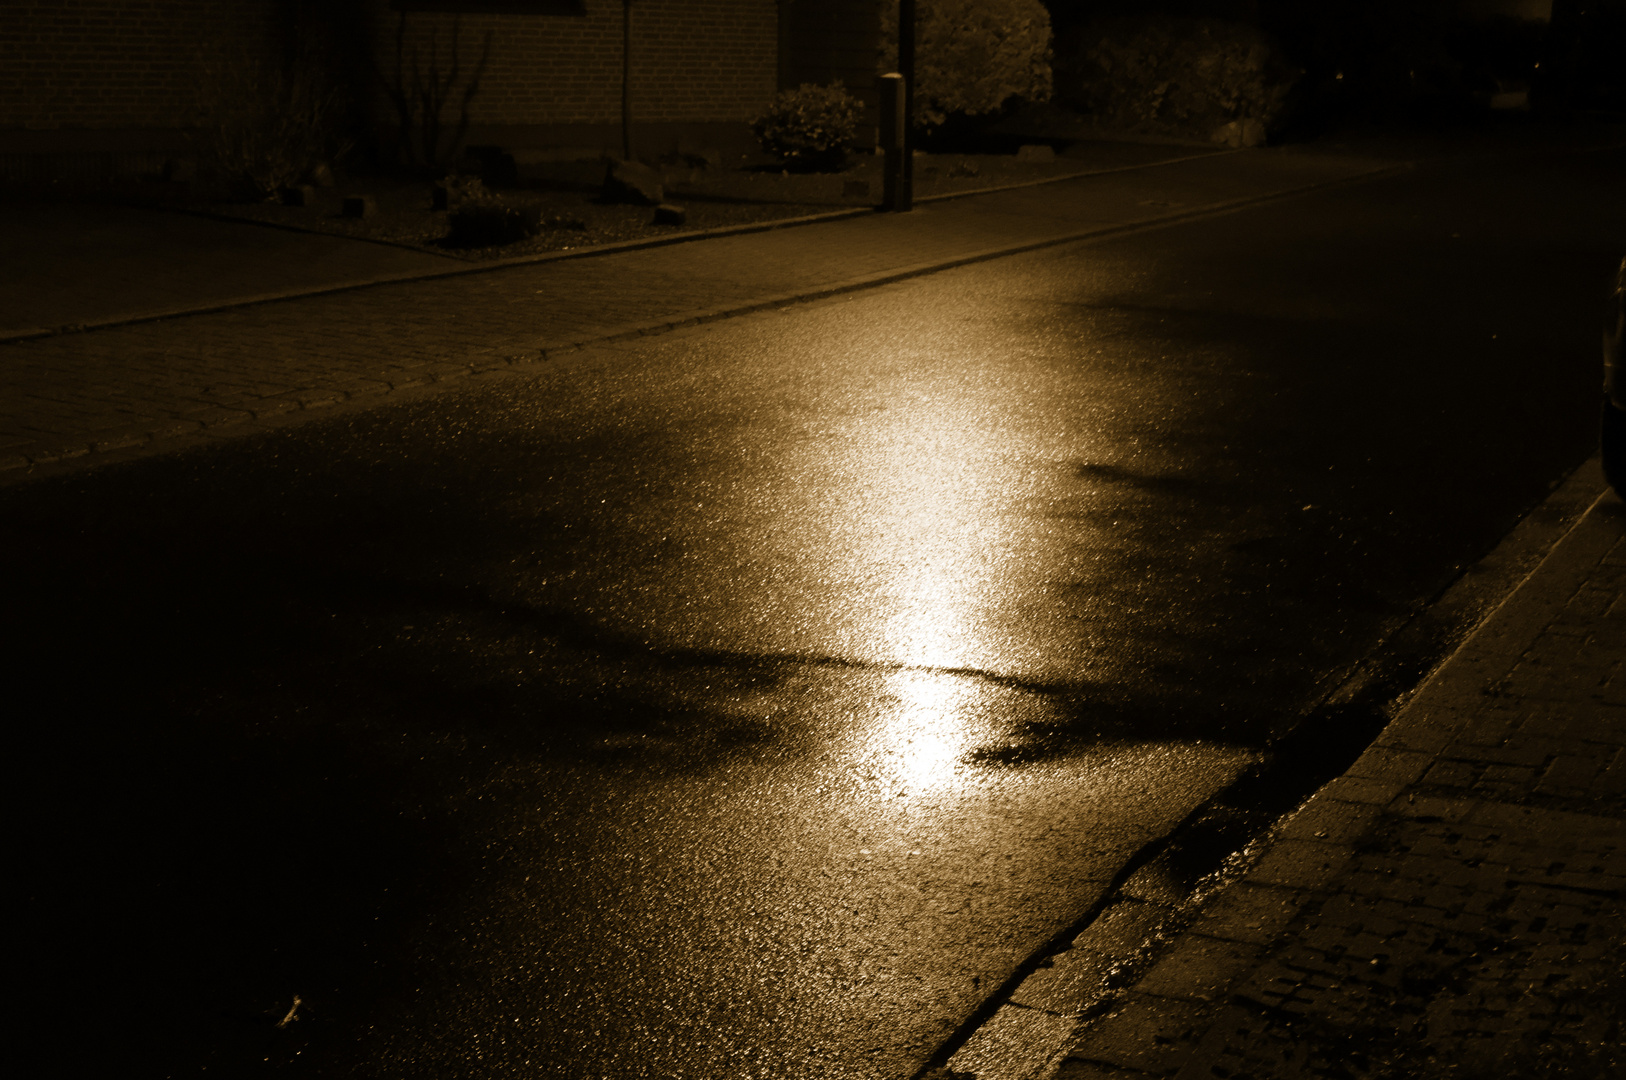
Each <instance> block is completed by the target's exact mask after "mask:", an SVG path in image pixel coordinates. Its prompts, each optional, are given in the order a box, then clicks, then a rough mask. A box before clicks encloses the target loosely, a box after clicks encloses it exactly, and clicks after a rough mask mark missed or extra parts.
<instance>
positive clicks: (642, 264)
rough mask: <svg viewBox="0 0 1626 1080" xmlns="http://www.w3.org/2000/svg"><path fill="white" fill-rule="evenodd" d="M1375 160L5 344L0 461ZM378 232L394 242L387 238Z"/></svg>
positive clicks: (1020, 193) (1015, 196)
mask: <svg viewBox="0 0 1626 1080" xmlns="http://www.w3.org/2000/svg"><path fill="white" fill-rule="evenodd" d="M1383 167H1384V165H1383V163H1380V162H1377V161H1373V160H1370V159H1363V158H1358V157H1350V156H1339V155H1335V154H1328V153H1314V152H1296V151H1292V150H1280V151H1277V150H1271V151H1257V152H1251V153H1245V154H1226V155H1215V156H1210V157H1204V158H1198V159H1194V160H1187V161H1181V162H1176V163H1171V164H1166V165H1162V166H1156V167H1150V168H1147V169H1144V170H1137V171H1133V172H1120V173H1112V174H1104V175H1098V176H1088V177H1082V178H1078V179H1074V180H1068V181H1062V182H1058V183H1055V184H1049V185H1045V186H1042V187H1030V188H1023V189H1016V190H1010V191H1004V192H996V193H990V194H985V195H979V196H973V197H968V198H964V199H957V200H952V201H948V202H941V203H934V204H930V205H928V206H925V207H922V208H920V209H919V210H918V211H917V212H915V213H913V214H909V215H873V216H865V217H862V218H856V219H849V220H843V221H831V222H824V223H819V224H815V225H808V226H803V227H800V228H797V229H792V230H785V231H774V232H764V233H753V234H747V235H740V236H730V237H722V238H716V239H709V240H704V241H699V242H695V243H690V244H683V245H675V246H670V247H662V248H652V249H645V250H637V251H627V252H621V253H617V254H612V255H603V256H597V257H591V258H582V259H573V260H566V261H559V262H546V263H538V264H532V265H527V266H520V267H512V268H507V269H503V270H497V271H493V272H490V273H481V274H473V275H465V276H458V277H451V278H442V279H435V280H427V281H416V282H408V283H397V284H387V285H379V286H377V287H372V288H366V289H360V290H355V291H349V292H342V293H333V294H329V295H322V296H312V297H306V298H302V299H297V300H290V301H283V302H272V303H264V304H257V305H254V306H250V307H244V308H239V309H235V310H229V311H221V312H216V313H212V314H205V315H196V316H188V317H184V318H178V319H172V320H164V321H159V322H147V323H138V324H134V325H128V326H122V327H114V328H109V329H102V330H94V331H89V332H85V333H77V334H62V335H57V336H53V337H47V338H39V339H34V340H28V341H19V342H13V343H11V344H8V345H3V346H0V356H3V357H4V362H3V363H0V478H4V477H8V476H9V477H10V478H13V479H15V478H17V477H19V476H24V475H28V474H29V473H30V472H31V471H32V470H33V469H34V468H36V467H38V466H41V465H47V464H49V463H53V462H60V461H62V460H63V459H82V460H85V461H89V460H95V459H97V458H98V457H99V456H101V455H107V454H111V453H115V452H119V451H124V452H125V453H126V454H128V453H129V452H138V453H146V452H157V451H160V450H163V449H168V448H170V447H175V446H179V445H184V443H185V441H187V440H188V439H195V438H196V437H197V436H198V435H199V434H200V433H211V434H231V433H235V432H239V431H248V430H256V429H258V428H260V427H263V426H266V425H276V424H280V423H285V422H288V421H289V420H291V419H295V418H297V417H298V416H299V415H300V414H304V413H307V412H309V411H310V410H315V409H320V408H322V407H324V406H328V405H333V404H337V403H339V402H345V401H359V402H369V401H373V400H378V401H382V400H384V399H385V398H386V397H387V396H388V395H389V394H391V393H392V392H395V391H397V390H399V389H402V388H404V387H411V386H422V385H424V384H426V383H438V382H446V381H450V380H455V379H458V378H461V377H465V376H469V375H478V374H481V373H483V372H488V371H492V370H495V369H500V368H504V367H507V366H510V365H512V364H515V363H522V362H534V361H537V360H540V359H545V358H546V357H547V355H548V354H549V353H552V352H557V351H559V350H561V349H568V348H573V347H575V346H577V345H579V344H581V343H585V342H589V341H595V340H605V339H608V338H613V337H616V336H621V335H626V334H633V333H640V332H650V331H655V330H660V329H663V328H668V327H671V326H674V325H681V324H683V323H685V322H689V321H694V320H697V319H705V318H711V317H718V316H720V315H725V314H729V313H732V312H737V311H742V310H750V309H751V308H752V307H757V306H762V305H767V304H774V303H784V302H790V301H793V300H795V299H797V298H805V297H809V296H816V295H820V294H825V293H828V292H831V291H837V290H841V289H845V288H854V287H862V286H864V285H866V284H873V283H877V282H879V281H884V280H891V279H894V278H896V277H899V276H905V275H908V274H911V273H918V272H923V271H925V270H928V269H931V268H934V267H941V266H944V265H949V264H953V263H955V262H957V261H964V260H969V259H974V258H979V257H988V256H989V255H991V254H993V253H997V252H1006V251H1011V250H1019V249H1021V248H1023V247H1031V246H1035V245H1041V244H1044V243H1049V242H1057V241H1061V240H1064V239H1066V238H1069V237H1080V236H1088V235H1091V234H1094V233H1100V232H1102V231H1110V230H1113V229H1118V228H1123V227H1133V226H1135V225H1136V224H1138V223H1152V222H1156V221H1158V220H1166V219H1170V218H1179V217H1180V216H1182V215H1189V214H1191V213H1193V212H1202V211H1204V210H1211V209H1214V208H1218V207H1224V206H1228V205H1235V204H1240V203H1246V202H1248V201H1252V200H1258V199H1261V198H1269V197H1272V196H1275V195H1280V194H1284V193H1288V192H1291V191H1295V190H1302V189H1305V188H1307V187H1313V186H1317V185H1320V184H1325V183H1330V182H1337V181H1340V180H1344V179H1348V178H1351V177H1356V176H1361V175H1366V174H1370V173H1372V172H1373V171H1374V170H1380V169H1382V168H1383ZM380 250H383V251H388V249H382V248H381V249H380Z"/></svg>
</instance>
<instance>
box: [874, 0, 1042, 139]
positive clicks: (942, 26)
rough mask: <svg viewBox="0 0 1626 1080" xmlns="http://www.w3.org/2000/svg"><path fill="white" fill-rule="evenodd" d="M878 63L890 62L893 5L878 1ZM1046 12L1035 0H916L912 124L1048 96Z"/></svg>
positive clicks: (893, 63) (928, 125) (929, 124)
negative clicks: (880, 46) (879, 20)
mask: <svg viewBox="0 0 1626 1080" xmlns="http://www.w3.org/2000/svg"><path fill="white" fill-rule="evenodd" d="M881 42H882V51H881V71H883V72H887V71H896V70H897V68H898V46H897V42H898V6H897V5H896V4H894V3H888V4H883V5H881ZM1050 83H1051V75H1050V14H1049V12H1048V11H1046V10H1045V7H1044V5H1043V4H1042V3H1040V2H1039V0H919V3H918V4H917V6H916V9H915V109H914V116H913V117H912V120H913V123H914V124H915V125H916V126H917V127H921V128H924V129H927V130H932V129H935V128H938V127H941V126H942V125H943V124H944V122H945V121H947V120H948V118H949V117H950V115H953V114H961V115H965V116H979V115H982V114H986V113H993V112H997V111H999V110H1000V109H1001V108H1002V107H1003V106H1004V105H1005V104H1006V102H1008V101H1009V100H1010V99H1011V98H1013V97H1014V98H1022V99H1024V100H1027V101H1048V100H1049V99H1050Z"/></svg>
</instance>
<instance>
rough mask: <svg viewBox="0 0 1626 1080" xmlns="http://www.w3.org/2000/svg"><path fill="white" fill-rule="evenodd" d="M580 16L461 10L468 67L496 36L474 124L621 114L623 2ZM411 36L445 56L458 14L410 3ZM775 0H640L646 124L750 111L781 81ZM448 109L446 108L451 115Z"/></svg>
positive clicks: (389, 61) (389, 44)
mask: <svg viewBox="0 0 1626 1080" xmlns="http://www.w3.org/2000/svg"><path fill="white" fill-rule="evenodd" d="M586 9H587V14H586V16H585V17H569V16H546V15H475V14H470V15H464V16H462V17H461V19H460V20H459V23H458V29H459V34H460V38H461V51H462V56H463V62H464V64H465V67H467V66H471V65H472V64H473V63H474V61H475V59H476V58H477V57H478V56H479V52H480V47H481V42H482V40H483V39H484V37H485V35H486V33H488V32H489V33H490V34H491V41H492V45H491V57H490V60H489V62H488V66H487V68H486V74H485V77H484V79H483V80H482V82H481V89H480V93H479V95H478V96H477V97H476V98H475V99H474V102H473V104H472V107H471V110H470V118H471V120H472V122H474V123H475V124H479V125H482V126H484V125H504V126H506V125H532V124H581V123H590V124H602V123H612V122H613V123H619V121H620V118H621V40H622V28H621V17H622V5H621V0H586ZM376 18H377V22H376V26H377V27H378V30H377V36H378V39H379V46H380V60H381V62H382V63H384V64H385V65H386V69H387V70H393V66H394V62H395V61H394V55H395V54H394V50H395V40H396V32H397V28H398V26H399V20H400V18H401V16H400V15H399V14H397V13H395V12H392V11H390V10H389V9H388V6H387V4H385V3H382V2H380V3H378V4H377V16H376ZM405 19H406V26H407V32H406V39H405V40H406V46H407V49H408V50H409V53H410V50H412V49H414V48H416V50H417V53H418V56H419V58H420V62H421V61H422V60H424V59H425V58H427V57H428V55H429V48H430V43H431V39H432V38H433V41H434V44H435V47H436V50H437V52H438V54H439V55H440V57H441V58H442V61H443V62H444V59H445V57H446V55H447V47H448V45H449V42H450V39H451V30H452V25H453V16H451V15H446V14H439V13H427V12H412V13H410V14H408V15H406V16H405ZM777 54H778V12H777V10H776V0H637V3H635V4H634V5H633V79H632V100H633V110H634V115H635V116H636V118H637V120H638V121H640V122H641V123H651V122H656V123H659V122H695V121H700V122H707V121H734V122H739V121H743V120H747V119H749V118H750V117H751V116H752V115H754V114H755V113H756V112H758V111H759V110H760V109H761V108H762V106H763V105H764V104H766V102H767V101H768V99H769V98H770V97H772V96H773V93H774V89H775V86H776V80H777V63H778V55H777ZM450 118H451V117H448V119H450Z"/></svg>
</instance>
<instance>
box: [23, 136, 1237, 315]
mask: <svg viewBox="0 0 1626 1080" xmlns="http://www.w3.org/2000/svg"><path fill="white" fill-rule="evenodd" d="M1235 153H1241V151H1240V150H1216V151H1210V152H1207V153H1201V154H1186V155H1184V156H1182V157H1177V158H1166V159H1164V160H1162V161H1152V162H1147V163H1145V164H1142V165H1118V166H1114V167H1112V168H1109V169H1084V170H1082V171H1079V172H1072V173H1066V174H1064V175H1061V176H1048V177H1045V178H1043V179H1040V180H1023V181H1019V182H1017V183H1014V184H1000V185H995V186H993V187H985V188H974V189H972V190H969V191H950V192H944V193H943V194H941V195H927V196H923V197H920V198H917V199H916V200H915V202H917V203H934V202H944V201H947V200H950V199H963V198H967V197H969V196H972V195H991V194H994V193H996V192H1000V191H1014V190H1017V189H1019V188H1028V187H1039V186H1041V185H1044V184H1056V183H1060V182H1062V181H1064V180H1077V179H1079V178H1081V177H1085V176H1107V175H1110V174H1113V173H1121V172H1133V171H1136V170H1138V169H1155V168H1158V167H1159V166H1163V165H1177V164H1179V163H1181V162H1185V161H1193V160H1196V159H1197V158H1206V157H1222V156H1224V155H1226V154H1235ZM175 212H177V213H183V214H189V215H192V216H194V217H202V218H207V219H209V220H211V221H224V222H232V223H235V224H239V225H250V226H259V227H262V228H271V229H281V230H283V231H285V232H298V233H304V234H306V235H310V236H326V237H330V238H334V239H342V240H359V241H362V242H364V243H370V244H382V245H384V246H386V247H393V248H398V249H400V250H404V251H416V252H419V253H420V254H426V255H437V254H438V253H437V252H432V251H424V249H423V248H420V247H417V246H414V245H409V244H398V243H395V242H394V241H390V240H378V239H374V238H372V237H366V236H339V235H337V234H335V233H329V232H321V231H318V230H314V229H303V228H300V227H299V226H297V225H286V224H283V223H281V222H275V221H255V220H253V219H251V218H239V217H233V216H231V215H230V214H215V213H210V212H209V211H205V210H188V209H180V210H177V211H175ZM878 212H880V209H879V207H875V206H855V207H850V208H846V209H842V210H830V211H825V212H821V213H817V214H803V215H800V216H798V217H788V218H776V219H774V220H771V221H752V222H746V223H744V224H740V225H722V226H718V227H717V228H715V229H691V230H689V231H687V232H680V233H672V234H670V235H668V236H650V237H641V238H638V239H635V240H619V241H616V242H614V243H610V244H595V245H593V246H591V247H583V248H580V249H572V250H569V251H545V252H540V253H538V254H536V255H515V256H513V257H511V258H507V259H491V260H489V261H485V262H479V263H468V262H464V263H461V264H460V265H457V266H453V267H447V268H446V269H442V270H408V271H403V272H401V273H399V274H383V275H380V276H378V277H372V278H360V279H357V280H354V281H340V282H335V283H333V284H330V285H314V286H309V287H306V288H296V289H282V290H278V291H276V292H269V293H256V294H253V295H250V296H239V297H233V298H231V299H227V300H221V301H218V302H216V303H212V304H199V305H194V306H192V307H184V308H169V309H165V310H162V311H149V312H135V313H131V314H128V315H114V316H110V317H108V318H105V319H97V320H95V321H92V322H83V323H69V324H67V325H64V326H57V327H38V326H36V327H23V328H21V329H17V330H4V331H0V345H10V344H13V343H16V342H22V341H37V340H39V339H40V338H47V337H56V336H57V335H60V334H77V333H85V332H88V331H91V330H111V329H114V328H116V327H120V326H133V325H135V324H138V323H145V322H161V321H163V320H165V319H180V318H186V317H188V316H192V315H210V314H214V313H216V312H221V311H230V310H233V309H235V308H240V307H252V306H254V305H256V304H270V303H276V302H279V301H284V300H302V299H305V298H306V297H311V296H327V295H331V294H333V293H341V292H353V291H355V290H357V289H369V288H374V287H376V286H380V285H400V284H404V283H407V282H413V281H435V280H438V279H441V278H449V277H461V276H463V275H466V274H483V273H490V272H493V271H498V270H507V269H510V268H513V267H517V266H534V265H536V264H538V263H549V262H564V261H567V260H570V259H588V258H595V257H597V256H601V255H616V254H620V253H622V252H626V251H642V250H646V249H649V248H660V247H669V246H671V245H674V244H686V243H692V242H694V241H697V240H714V239H720V238H722V237H728V236H746V235H750V234H752V233H760V232H771V231H773V230H775V229H789V228H795V227H798V226H801V225H817V224H820V223H822V222H826V221H845V220H848V219H851V218H859V217H865V216H867V215H870V214H875V213H878ZM441 257H443V258H454V256H441Z"/></svg>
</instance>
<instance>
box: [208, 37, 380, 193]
mask: <svg viewBox="0 0 1626 1080" xmlns="http://www.w3.org/2000/svg"><path fill="white" fill-rule="evenodd" d="M206 70H207V75H206V78H205V79H204V82H203V85H202V88H201V93H200V94H199V106H200V109H199V112H200V115H199V118H198V120H199V122H198V126H197V127H196V128H195V129H194V131H193V144H194V147H195V149H196V152H197V155H198V159H199V164H200V165H201V166H202V167H203V170H204V171H205V172H206V173H210V174H212V175H213V176H214V177H215V178H216V179H217V180H219V181H221V182H223V183H224V184H225V185H226V187H227V188H228V189H229V190H230V192H231V193H232V194H235V195H243V196H247V197H250V198H261V199H275V198H277V197H278V196H279V194H280V193H281V191H282V190H283V189H284V188H288V187H292V186H294V185H296V184H299V183H302V182H304V181H305V180H306V179H307V178H309V177H310V176H311V175H312V174H313V173H314V172H315V171H316V170H317V167H318V166H321V165H326V164H329V163H332V162H335V161H337V160H338V159H339V158H341V157H343V156H344V154H345V153H347V152H348V151H349V149H350V145H351V143H350V140H349V139H347V138H345V137H344V136H343V135H342V133H341V128H342V125H343V122H344V120H345V117H346V114H347V100H346V96H345V94H344V93H343V92H342V91H341V90H340V89H338V88H337V87H335V86H334V85H333V84H332V83H331V82H329V81H328V80H327V78H326V77H325V75H324V74H323V73H322V69H321V67H320V66H319V64H318V63H316V62H315V61H314V60H313V59H312V58H309V57H297V58H295V59H294V60H293V61H292V62H289V63H287V64H280V65H279V64H274V63H268V62H264V61H261V60H259V59H258V58H254V57H250V56H247V55H242V54H231V53H227V54H226V55H225V56H224V57H223V58H221V59H219V60H217V61H216V62H214V63H212V64H210V65H208V66H207V69H206Z"/></svg>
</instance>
